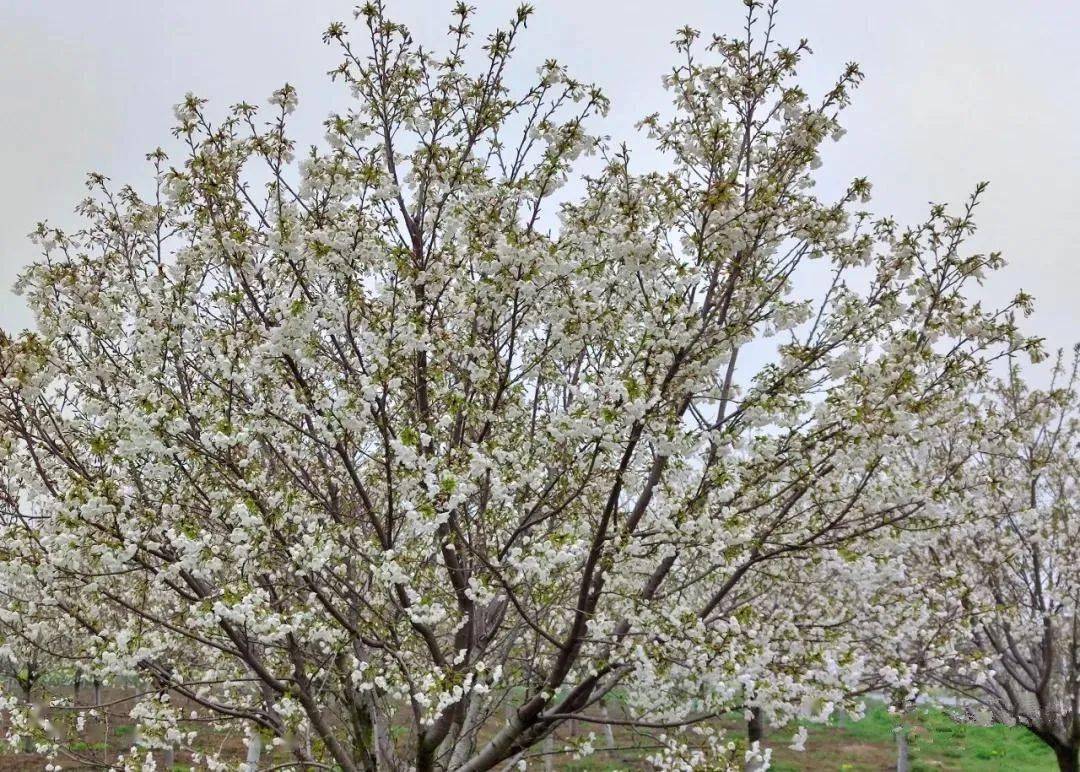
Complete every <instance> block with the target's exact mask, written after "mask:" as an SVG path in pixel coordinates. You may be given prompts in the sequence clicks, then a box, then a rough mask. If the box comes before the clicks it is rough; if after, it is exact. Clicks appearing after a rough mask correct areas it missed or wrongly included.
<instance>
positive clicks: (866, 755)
mask: <svg viewBox="0 0 1080 772" xmlns="http://www.w3.org/2000/svg"><path fill="white" fill-rule="evenodd" d="M895 725H896V720H895V719H894V718H893V717H892V716H890V715H889V713H888V712H887V711H886V710H885V709H884V708H882V707H874V708H872V709H871V710H870V711H868V713H867V716H866V718H864V719H863V720H862V721H858V722H848V723H847V724H846V725H842V726H828V727H822V726H817V727H814V726H809V727H807V729H808V731H809V739H808V741H807V743H806V750H805V751H804V752H803V753H802V754H798V753H795V752H792V751H790V750H787V749H786V748H783V746H780V747H776V745H774V747H775V748H776V750H774V756H773V758H774V760H775V762H776V763H775V764H774V767H773V768H774V769H776V770H780V772H794V770H844V771H845V772H848V771H850V772H863V770H865V771H867V772H869V771H870V770H883V769H890V768H892V769H894V768H895V763H896V743H895V739H894V735H893V728H894V726H895ZM908 726H909V727H910V731H909V741H908V745H909V757H910V760H911V768H912V770H913V772H929V770H948V771H949V772H954V771H955V772H961V771H963V772H967V771H968V770H970V772H1051V771H1052V770H1056V769H1057V763H1056V762H1055V760H1054V754H1053V753H1052V752H1051V751H1050V750H1049V749H1048V748H1047V747H1046V746H1045V745H1044V744H1043V743H1042V742H1040V741H1039V739H1038V738H1036V737H1035V736H1034V735H1032V734H1031V733H1030V732H1028V731H1027V730H1026V729H1023V728H1021V727H1007V726H1000V725H999V726H978V725H973V724H969V723H962V722H958V721H956V720H954V719H953V718H952V717H951V716H950V715H949V713H948V712H946V711H943V710H938V709H936V708H919V709H918V710H917V711H916V712H915V713H914V714H913V715H912V716H910V717H909V722H908ZM786 736H790V733H785V735H782V736H778V737H776V738H774V739H775V740H780V739H781V737H786Z"/></svg>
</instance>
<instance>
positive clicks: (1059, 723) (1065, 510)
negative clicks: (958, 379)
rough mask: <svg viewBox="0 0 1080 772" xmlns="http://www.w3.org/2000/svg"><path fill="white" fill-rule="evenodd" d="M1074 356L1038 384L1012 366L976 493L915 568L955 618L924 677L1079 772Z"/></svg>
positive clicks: (1078, 445) (995, 396)
mask: <svg viewBox="0 0 1080 772" xmlns="http://www.w3.org/2000/svg"><path fill="white" fill-rule="evenodd" d="M1078 364H1080V360H1078V359H1077V355H1076V354H1074V357H1073V360H1072V362H1071V364H1070V363H1069V362H1067V361H1066V360H1065V359H1064V358H1063V357H1062V356H1061V355H1060V354H1059V356H1058V359H1057V362H1056V365H1055V367H1054V370H1053V375H1052V378H1051V383H1050V386H1049V387H1048V389H1046V390H1040V389H1033V388H1031V387H1029V386H1028V385H1027V384H1026V383H1025V382H1024V380H1023V379H1022V377H1021V375H1020V373H1019V372H1018V370H1017V369H1016V368H1015V367H1014V368H1012V369H1011V370H1010V373H1009V376H1008V378H1007V379H1005V380H1004V381H1002V382H1001V383H999V384H998V385H997V387H996V388H995V389H994V390H993V392H992V395H991V399H990V400H989V404H988V409H989V410H990V411H991V412H992V413H993V414H994V415H995V416H996V421H997V423H998V424H999V425H1000V426H1001V427H1002V428H1003V432H1002V439H1001V441H1000V442H996V443H994V444H993V445H991V446H990V447H988V448H987V449H986V451H985V452H983V453H981V454H980V456H979V458H978V461H979V469H980V474H981V475H982V476H983V478H984V480H985V481H986V483H987V485H988V490H987V495H983V496H979V497H977V498H975V499H974V500H973V501H972V502H970V503H969V507H968V509H969V510H972V511H971V512H970V516H969V517H966V518H963V519H962V520H960V519H958V520H957V522H956V524H955V525H954V527H953V528H952V529H951V531H950V532H949V533H948V535H947V538H939V539H936V540H935V541H936V544H935V545H934V546H933V547H931V548H930V550H929V552H928V553H927V561H926V562H925V564H924V565H925V566H926V567H927V568H929V569H930V570H931V571H933V572H935V573H936V575H937V577H938V581H939V583H942V584H944V592H943V593H942V595H943V596H944V597H945V598H947V599H950V600H951V605H952V607H953V610H954V613H953V614H952V615H951V619H952V620H954V621H956V622H959V623H961V624H955V625H954V626H953V627H952V629H951V630H950V631H948V632H949V634H948V635H944V636H941V637H944V638H945V639H947V640H951V641H952V652H951V656H949V657H947V658H944V659H940V658H939V660H938V662H937V663H936V665H935V667H933V668H930V674H931V675H932V676H933V679H934V680H936V681H937V682H938V683H940V684H944V685H945V686H948V687H949V688H951V689H953V690H956V691H958V692H960V693H962V694H964V695H966V696H968V697H970V698H973V699H974V700H976V701H978V702H979V703H980V704H981V705H983V706H985V707H986V708H988V709H989V711H990V714H991V715H992V716H993V718H994V719H995V720H997V721H1000V722H1003V723H1007V724H1019V725H1021V726H1024V727H1026V728H1027V729H1029V730H1030V731H1031V732H1032V733H1033V734H1035V735H1036V736H1037V737H1039V738H1040V739H1041V740H1043V742H1045V743H1046V744H1047V745H1049V746H1050V747H1051V748H1052V749H1053V751H1054V753H1055V754H1056V756H1057V760H1058V764H1059V766H1060V768H1061V769H1062V770H1065V771H1066V772H1073V771H1074V770H1076V769H1078V768H1080V767H1078V764H1080V761H1078V754H1080V710H1078V705H1080V621H1078V608H1080V466H1078V463H1080V462H1078V451H1080V414H1078V405H1080V402H1078V399H1080V396H1078V392H1077V388H1076V387H1077V374H1078ZM942 632H945V631H942ZM956 633H959V635H957V634H956Z"/></svg>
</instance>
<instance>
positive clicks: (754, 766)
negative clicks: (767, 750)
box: [746, 708, 765, 772]
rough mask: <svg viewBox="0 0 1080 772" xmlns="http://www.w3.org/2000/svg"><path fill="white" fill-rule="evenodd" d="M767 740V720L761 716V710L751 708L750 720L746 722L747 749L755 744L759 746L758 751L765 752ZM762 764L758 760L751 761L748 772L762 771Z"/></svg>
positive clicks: (747, 768) (747, 767)
mask: <svg viewBox="0 0 1080 772" xmlns="http://www.w3.org/2000/svg"><path fill="white" fill-rule="evenodd" d="M764 739H765V719H764V718H763V717H762V715H761V708H750V720H749V721H747V722H746V747H747V749H749V748H752V747H754V743H757V744H758V746H757V747H758V751H759V752H761V751H763V750H764V744H763V740H764ZM762 768H763V767H762V763H761V762H759V761H756V760H751V761H749V762H747V764H746V772H757V771H758V770H760V769H762Z"/></svg>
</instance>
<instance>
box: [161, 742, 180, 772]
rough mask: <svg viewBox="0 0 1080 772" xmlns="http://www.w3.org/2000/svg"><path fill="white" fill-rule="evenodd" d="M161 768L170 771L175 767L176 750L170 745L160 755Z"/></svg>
mask: <svg viewBox="0 0 1080 772" xmlns="http://www.w3.org/2000/svg"><path fill="white" fill-rule="evenodd" d="M161 765H162V767H164V768H165V769H167V770H170V772H171V770H172V768H173V767H175V766H176V750H175V749H174V748H173V747H172V746H171V745H170V746H169V747H168V748H166V749H165V750H164V752H163V753H162V764H161Z"/></svg>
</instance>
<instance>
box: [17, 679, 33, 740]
mask: <svg viewBox="0 0 1080 772" xmlns="http://www.w3.org/2000/svg"><path fill="white" fill-rule="evenodd" d="M20 686H21V687H22V698H23V704H25V705H26V706H27V707H28V708H30V707H31V706H32V705H33V704H34V703H33V697H34V695H33V688H34V687H33V685H32V684H31V683H30V682H29V681H25V682H23V683H21V684H20ZM22 749H23V753H33V752H34V738H33V737H31V736H30V735H24V736H23V741H22Z"/></svg>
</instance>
